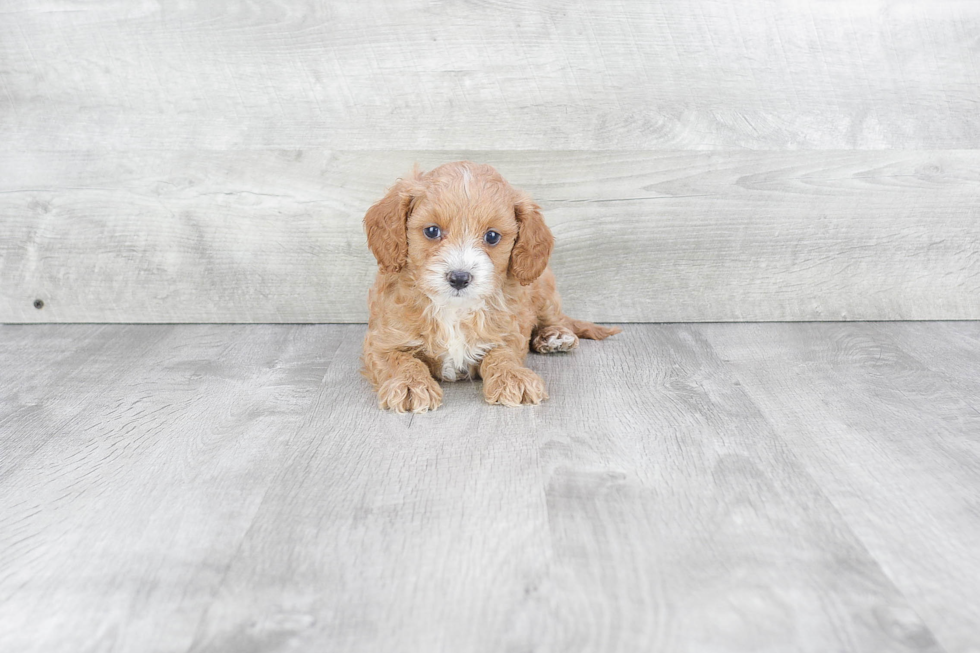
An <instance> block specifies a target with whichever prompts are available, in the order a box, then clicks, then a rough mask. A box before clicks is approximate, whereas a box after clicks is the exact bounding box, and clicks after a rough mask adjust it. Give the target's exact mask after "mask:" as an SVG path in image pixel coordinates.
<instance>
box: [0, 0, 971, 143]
mask: <svg viewBox="0 0 980 653" xmlns="http://www.w3.org/2000/svg"><path fill="white" fill-rule="evenodd" d="M2 18H3V20H2V21H0V62H2V66H0V69H2V72H0V124H2V125H4V133H3V142H4V145H3V146H4V147H5V148H8V149H11V150H18V151H23V150H34V149H42V150H50V149H81V150H88V149H102V148H106V149H112V150H115V149H122V150H127V149H154V148H173V147H178V148H184V149H197V148H203V149H219V150H223V149H241V148H286V149H297V148H329V149H344V150H350V149H447V150H457V149H561V150H574V149H726V148H727V149H731V148H753V149H780V150H782V149H794V150H795V149H852V148H861V149H889V148H901V149H909V148H923V149H945V148H975V147H978V146H980V126H978V123H977V121H976V112H977V104H978V101H980V78H978V74H977V70H978V67H977V64H978V57H980V54H978V50H977V48H976V33H977V31H978V29H980V5H978V4H977V3H975V2H969V1H963V0H931V1H930V2H928V3H916V2H904V1H899V0H858V1H855V0H832V1H829V2H828V1H819V0H809V1H805V2H794V3H789V4H781V3H774V2H770V1H767V0H750V1H745V2H721V1H717V0H698V1H693V2H690V1H683V2H681V1H671V2H647V1H645V0H616V1H614V2H602V3H596V2H591V1H590V0H575V1H573V2H531V1H528V0H477V1H473V2H467V3H463V4H447V3H442V2H430V1H428V0H412V1H410V2H399V3H397V4H392V3H390V2H383V1H381V0H371V1H370V2H365V1H364V0H346V1H344V2H319V1H313V0H295V1H288V2H287V1H284V0H275V1H269V2H234V1H222V2H211V1H208V2H202V1H186V2H178V3H159V2H156V1H154V0H139V1H133V2H120V1H118V0H100V1H98V2H87V3H84V4H82V5H78V4H76V3H62V2H57V1H55V0H44V1H41V2H39V1H38V0H8V1H7V2H5V3H4V6H3V15H2Z"/></svg>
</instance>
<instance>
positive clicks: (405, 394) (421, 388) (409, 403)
mask: <svg viewBox="0 0 980 653" xmlns="http://www.w3.org/2000/svg"><path fill="white" fill-rule="evenodd" d="M441 404H442V388H441V387H439V384H438V383H436V381H435V379H433V378H432V377H429V378H425V377H421V376H414V375H413V376H411V377H401V376H396V377H394V378H391V379H388V380H387V381H385V382H384V383H383V384H382V385H381V387H380V388H378V406H379V407H380V408H382V409H385V408H390V409H391V410H393V411H395V412H396V413H405V412H408V411H411V412H413V413H424V412H426V411H429V410H435V409H436V408H438V407H439V406H440V405H441Z"/></svg>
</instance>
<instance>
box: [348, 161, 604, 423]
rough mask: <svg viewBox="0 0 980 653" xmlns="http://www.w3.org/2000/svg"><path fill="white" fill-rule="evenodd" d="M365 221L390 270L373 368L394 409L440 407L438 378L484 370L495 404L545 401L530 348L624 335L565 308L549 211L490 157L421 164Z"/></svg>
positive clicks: (382, 397) (370, 352)
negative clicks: (553, 266) (485, 161)
mask: <svg viewBox="0 0 980 653" xmlns="http://www.w3.org/2000/svg"><path fill="white" fill-rule="evenodd" d="M364 227H365V230H366V231H367V240H368V246H369V247H370V249H371V252H372V253H373V254H374V257H375V258H376V259H377V260H378V267H379V270H378V274H377V278H376V279H375V282H374V287H372V288H371V292H370V294H369V297H368V303H369V309H370V321H369V323H368V332H367V336H366V337H365V338H364V355H363V359H362V360H363V363H364V370H363V373H364V375H365V376H366V377H367V378H368V380H370V381H371V384H372V385H373V386H374V389H375V391H377V393H378V404H379V406H380V407H381V408H383V409H384V408H389V409H392V410H395V411H397V412H399V413H402V412H406V411H412V412H414V413H424V412H426V411H427V410H434V409H436V408H438V407H439V405H440V404H441V403H442V388H441V387H440V386H439V383H438V382H437V381H436V379H439V380H442V381H456V380H458V379H466V378H468V379H475V378H477V377H480V378H482V379H483V396H484V398H485V399H486V400H487V401H488V402H490V403H491V404H503V405H505V406H519V405H521V404H538V403H540V402H541V401H542V400H544V399H547V398H548V393H547V392H545V387H544V382H543V381H542V380H541V377H539V376H538V375H537V374H535V373H534V372H532V371H531V370H529V369H528V368H527V367H525V366H524V359H525V357H526V355H527V352H528V347H529V345H530V348H531V349H534V350H535V351H537V352H539V353H542V354H547V353H552V352H562V351H568V350H570V349H575V348H576V347H577V346H578V339H579V338H580V337H581V338H590V339H593V340H602V339H603V338H607V337H609V336H611V335H613V334H615V333H619V331H620V329H618V328H608V327H602V326H598V325H595V324H592V323H591V322H582V321H579V320H573V319H571V318H569V317H568V316H566V315H565V314H563V313H562V312H561V299H560V298H559V296H558V291H557V289H556V288H555V277H554V275H553V274H552V273H551V270H550V269H549V268H548V257H549V256H550V255H551V249H552V246H553V244H554V238H553V237H552V235H551V231H550V230H549V229H548V227H547V225H545V223H544V219H543V218H542V217H541V210H540V208H539V207H538V206H537V205H536V204H535V203H534V202H533V201H532V200H531V198H530V197H528V196H527V195H525V194H524V193H521V192H519V191H516V190H514V188H512V187H511V186H510V184H508V183H507V182H506V181H505V180H504V178H503V177H501V176H500V174H499V173H498V172H497V171H496V170H494V169H493V168H492V167H490V166H488V165H478V164H475V163H470V162H469V161H460V162H456V163H447V164H445V165H442V166H439V167H438V168H436V169H435V170H432V171H430V172H428V173H424V174H423V173H422V172H421V171H420V170H419V169H418V167H416V169H415V170H414V171H413V172H412V174H411V175H410V176H409V177H408V178H407V179H402V180H399V181H398V183H396V184H395V185H394V186H393V187H392V188H391V189H389V190H388V194H387V195H385V196H384V198H382V199H381V200H380V201H378V202H377V203H376V204H375V205H374V206H372V207H371V208H370V209H368V212H367V214H366V215H365V216H364Z"/></svg>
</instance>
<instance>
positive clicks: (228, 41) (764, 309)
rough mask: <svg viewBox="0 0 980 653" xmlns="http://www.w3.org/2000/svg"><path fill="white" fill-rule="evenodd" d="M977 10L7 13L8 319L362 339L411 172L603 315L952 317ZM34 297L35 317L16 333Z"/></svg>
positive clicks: (2, 203) (507, 0) (666, 5)
mask: <svg viewBox="0 0 980 653" xmlns="http://www.w3.org/2000/svg"><path fill="white" fill-rule="evenodd" d="M978 34H980V3H976V2H967V1H961V0H935V1H932V2H928V3H916V2H905V1H900V0H802V1H801V2H794V3H781V2H772V1H771V0H748V1H746V2H735V1H734V0H730V1H723V0H694V1H681V0H669V1H662V2H647V1H646V0H613V1H611V2H602V3H596V2H591V1H589V0H574V1H572V2H552V1H550V0H549V1H546V2H531V1H530V0H473V1H470V2H466V3H445V2H438V1H422V0H410V1H408V2H397V3H396V2H383V1H381V0H347V1H330V2H327V1H325V0H324V1H314V0H289V1H287V0H269V1H267V2H246V1H244V0H240V1H231V0H229V1H220V2H217V1H207V2H205V1H204V0H196V1H194V0H186V1H178V2H167V3H161V2H157V1H156V0H132V1H130V0H127V1H125V2H124V1H121V0H89V1H86V2H67V1H65V0H8V1H7V2H5V3H3V7H2V8H0V257H2V258H0V271H2V274H3V277H2V280H0V281H2V283H0V321H7V322H21V321H38V320H40V321H110V322H116V321H175V322H193V321H233V322H237V321H245V322H248V321H302V322H307V321H351V320H354V321H357V320H363V319H364V318H365V312H364V303H363V296H364V293H365V289H366V288H367V286H368V284H369V283H370V277H371V275H372V270H373V267H372V266H373V262H372V260H371V258H370V256H369V254H368V252H367V250H366V248H365V247H364V241H363V236H362V235H361V232H360V226H359V223H360V218H361V216H362V215H363V212H364V210H365V209H366V207H367V206H368V205H369V204H370V203H371V202H372V201H374V200H375V199H377V197H379V196H380V194H381V193H382V192H383V190H384V188H385V186H387V185H388V184H390V183H391V182H392V181H393V180H394V179H395V178H396V177H397V176H398V175H400V174H403V173H404V172H405V171H406V170H408V169H409V167H410V166H411V163H412V162H413V161H414V160H416V159H417V160H420V161H422V162H423V164H426V165H435V164H438V163H442V162H445V161H449V160H453V159H457V158H464V157H465V158H473V159H478V160H482V161H488V162H490V163H494V164H496V165H498V166H500V167H501V169H502V170H503V172H504V173H505V174H506V175H508V176H509V177H511V179H512V180H513V181H514V182H515V183H516V184H518V185H521V186H524V187H526V188H527V189H528V190H530V191H531V192H532V193H533V194H535V196H537V197H538V198H539V200H541V202H542V203H543V204H544V205H545V207H546V208H547V209H548V219H549V221H550V223H551V224H552V226H553V227H554V230H555V232H556V234H557V235H558V237H559V248H558V250H557V252H556V254H555V259H554V266H555V268H556V270H557V271H558V273H559V275H560V281H561V285H562V289H563V291H564V293H565V295H566V297H567V305H568V308H569V310H570V311H572V312H575V313H577V314H579V315H582V316H585V317H591V318H594V319H603V320H643V321H651V320H652V321H659V320H697V321H713V320H753V319H758V320H805V319H917V318H923V319H947V318H976V317H978V316H980V308H978V306H977V300H976V299H975V298H976V297H977V292H976V291H977V285H978V274H977V270H978V263H977V258H978V256H977V239H978V236H977V232H978V226H977V222H978V219H977V217H978V216H977V210H976V208H975V207H976V206H977V205H978V204H977V196H978V194H980V191H978V188H980V184H978V178H977V172H976V171H977V169H978V167H977V163H978V158H977V154H976V152H977V151H978V148H980V121H978V119H977V115H978V113H977V107H980V49H978V48H977V38H978V37H977V35H978ZM35 299H43V300H44V301H45V302H46V304H45V308H44V309H41V310H36V309H34V308H33V302H34V300H35Z"/></svg>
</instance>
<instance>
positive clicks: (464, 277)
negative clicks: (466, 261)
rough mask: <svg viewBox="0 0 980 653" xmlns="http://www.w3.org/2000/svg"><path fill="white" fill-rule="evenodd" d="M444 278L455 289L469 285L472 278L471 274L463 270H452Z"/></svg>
mask: <svg viewBox="0 0 980 653" xmlns="http://www.w3.org/2000/svg"><path fill="white" fill-rule="evenodd" d="M446 279H447V280H448V281H449V285H450V286H452V287H453V288H455V289H456V290H462V289H463V288H465V287H466V286H468V285H470V281H472V280H473V275H472V274H470V273H469V272H466V271H464V270H453V271H452V272H450V273H449V274H448V275H446Z"/></svg>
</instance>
